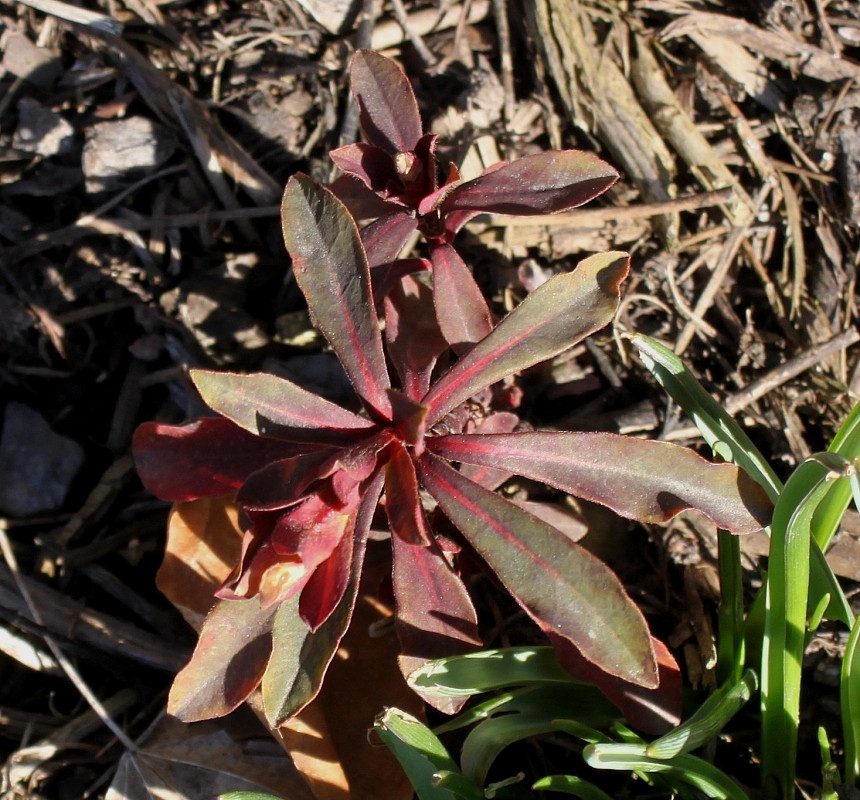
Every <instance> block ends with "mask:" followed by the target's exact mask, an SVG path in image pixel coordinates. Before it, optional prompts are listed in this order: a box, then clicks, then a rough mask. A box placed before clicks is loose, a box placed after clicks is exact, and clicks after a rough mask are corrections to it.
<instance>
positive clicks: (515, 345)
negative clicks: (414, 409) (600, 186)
mask: <svg viewBox="0 0 860 800" xmlns="http://www.w3.org/2000/svg"><path fill="white" fill-rule="evenodd" d="M629 262H630V258H629V256H628V255H627V253H620V252H611V253H600V254H598V255H594V256H590V257H589V258H586V259H585V260H584V261H582V262H580V263H579V265H578V266H577V267H576V269H575V270H574V271H573V272H568V273H565V274H563V275H556V276H555V277H553V278H550V280H548V281H547V282H546V283H545V284H543V286H540V287H538V288H537V289H535V291H534V292H532V293H531V294H530V295H529V296H528V297H526V299H525V300H523V302H522V303H520V305H519V306H517V307H516V308H515V309H514V310H513V311H511V313H510V314H508V316H507V317H505V318H504V319H503V320H502V321H501V322H500V323H499V324H498V325H497V326H496V327H495V329H494V330H493V332H492V333H491V334H490V335H489V336H487V337H486V338H485V339H482V340H481V341H480V342H478V344H476V345H475V347H474V348H472V350H470V351H469V353H468V354H467V355H465V356H464V357H463V358H461V359H460V361H458V362H457V364H456V365H455V366H454V367H453V368H452V369H451V370H449V371H448V372H447V373H446V374H445V375H444V376H443V377H442V378H440V380H439V381H438V382H437V383H436V384H435V385H434V386H433V388H432V389H431V390H430V392H429V393H428V394H427V396H426V398H425V399H424V403H425V405H427V406H428V407H429V408H430V411H429V413H428V415H427V425H428V427H430V426H432V425H434V424H435V423H436V422H438V421H439V420H440V419H441V418H442V417H444V416H445V414H447V413H448V412H449V411H451V410H452V409H453V408H455V407H456V406H458V405H459V404H460V403H462V402H463V401H464V400H467V399H468V398H469V397H471V396H472V395H474V394H476V393H477V392H478V391H480V390H481V389H483V388H485V387H487V386H490V385H491V384H493V383H495V382H496V381H500V380H501V379H502V378H504V377H506V376H508V375H511V374H512V373H514V372H518V371H520V370H523V369H527V368H528V367H531V366H534V365H535V364H539V363H540V362H542V361H546V360H547V359H549V358H552V357H553V356H555V355H558V354H559V353H561V352H563V351H564V350H567V349H568V348H570V347H572V346H573V345H575V344H576V343H577V342H579V341H580V340H581V339H584V338H585V337H586V336H588V335H589V334H590V333H593V332H594V331H596V330H599V329H600V328H602V327H603V326H604V325H606V324H608V323H609V322H610V321H611V320H612V317H613V315H614V314H615V310H616V309H617V307H618V300H619V291H620V286H621V282H622V281H623V280H624V279H625V278H626V277H627V272H628V269H629Z"/></svg>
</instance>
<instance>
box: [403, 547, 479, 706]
mask: <svg viewBox="0 0 860 800" xmlns="http://www.w3.org/2000/svg"><path fill="white" fill-rule="evenodd" d="M392 532H393V533H394V534H395V535H393V536H392V537H391V543H392V548H393V551H394V599H395V601H396V604H397V636H398V638H399V639H400V645H401V655H400V657H399V658H398V663H399V665H400V669H401V671H402V672H403V675H404V677H408V676H409V675H410V674H411V673H412V672H414V671H415V670H416V669H418V667H420V666H422V665H423V664H424V663H425V662H426V661H428V660H429V659H433V658H443V657H446V656H454V655H462V654H463V653H468V652H471V651H472V650H474V649H475V648H477V647H480V645H481V640H480V638H479V636H478V623H477V614H476V613H475V608H474V606H473V605H472V601H471V599H470V598H469V593H468V591H466V587H465V586H464V585H463V581H462V580H460V578H459V576H458V575H457V573H456V572H454V570H453V569H452V568H451V565H450V564H449V563H448V562H447V560H446V559H445V556H444V555H443V554H442V551H441V550H440V549H439V547H438V546H437V545H436V543H435V542H433V543H431V544H430V546H425V545H421V544H416V543H414V542H411V541H407V540H406V538H405V537H402V536H399V535H397V532H396V531H392ZM422 697H423V698H424V700H426V701H427V702H428V703H430V705H432V706H434V707H435V708H437V709H439V710H440V711H443V712H444V713H446V714H455V713H456V712H457V711H459V710H460V708H462V706H463V703H465V702H466V700H467V699H468V698H465V697H460V698H450V697H449V698H439V697H431V696H428V695H422Z"/></svg>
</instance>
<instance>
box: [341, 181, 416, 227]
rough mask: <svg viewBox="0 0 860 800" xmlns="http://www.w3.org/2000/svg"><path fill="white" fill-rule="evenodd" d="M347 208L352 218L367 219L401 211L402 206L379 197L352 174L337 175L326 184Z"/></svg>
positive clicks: (357, 219)
mask: <svg viewBox="0 0 860 800" xmlns="http://www.w3.org/2000/svg"><path fill="white" fill-rule="evenodd" d="M328 188H329V189H331V191H332V193H333V194H334V195H335V197H337V198H338V200H340V201H341V203H343V204H344V205H345V206H346V207H347V209H349V213H350V216H352V218H353V219H354V220H356V221H357V222H358V221H361V220H368V219H376V218H377V217H383V216H385V215H386V214H391V213H403V206H402V205H400V204H396V203H392V202H389V201H388V200H384V199H383V198H381V197H380V196H379V195H378V194H377V193H376V192H374V191H372V190H371V189H369V188H368V187H367V186H365V185H364V184H363V183H362V182H361V181H360V180H359V179H358V178H353V177H352V175H338V177H337V178H335V179H334V180H333V181H332V182H331V183H330V184H329V186H328Z"/></svg>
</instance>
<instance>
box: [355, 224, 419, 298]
mask: <svg viewBox="0 0 860 800" xmlns="http://www.w3.org/2000/svg"><path fill="white" fill-rule="evenodd" d="M417 227H418V220H417V219H416V218H415V217H413V216H410V215H409V214H407V213H406V212H405V211H403V210H402V209H400V210H395V211H390V210H389V211H388V212H387V213H386V214H385V215H384V216H380V217H379V218H378V219H376V220H374V221H373V222H371V223H370V224H369V225H365V226H364V227H363V228H362V229H361V243H362V244H363V245H364V249H365V252H366V253H367V261H368V263H369V264H370V266H371V268H373V267H377V266H380V265H382V264H389V263H391V262H392V261H394V260H396V259H397V257H398V256H399V255H400V251H401V250H402V249H403V245H405V244H406V241H407V240H408V239H409V237H410V236H411V235H412V233H413V231H414V230H415V229H416V228H417ZM373 274H374V277H375V272H374V273H373ZM374 285H375V282H374Z"/></svg>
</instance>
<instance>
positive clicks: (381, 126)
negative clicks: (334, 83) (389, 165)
mask: <svg viewBox="0 0 860 800" xmlns="http://www.w3.org/2000/svg"><path fill="white" fill-rule="evenodd" d="M349 82H350V87H351V88H352V93H353V95H354V96H355V100H356V102H357V103H358V113H359V121H360V123H361V129H362V131H364V135H365V136H366V137H367V139H368V141H369V142H370V143H371V144H373V145H376V147H379V148H381V149H382V150H385V151H386V152H387V153H389V154H390V155H396V154H397V153H406V152H409V151H412V150H414V149H415V146H416V145H417V144H418V140H419V139H420V138H421V133H422V125H421V116H420V115H419V113H418V103H417V102H416V100H415V93H414V92H413V91H412V86H411V84H410V83H409V79H408V78H407V77H406V75H404V74H403V70H401V69H400V67H398V66H397V64H395V63H394V62H393V61H391V60H390V59H388V58H385V56H381V55H379V54H378V53H374V52H373V51H372V50H357V51H356V53H355V55H354V56H353V57H352V63H351V64H350V67H349Z"/></svg>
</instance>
